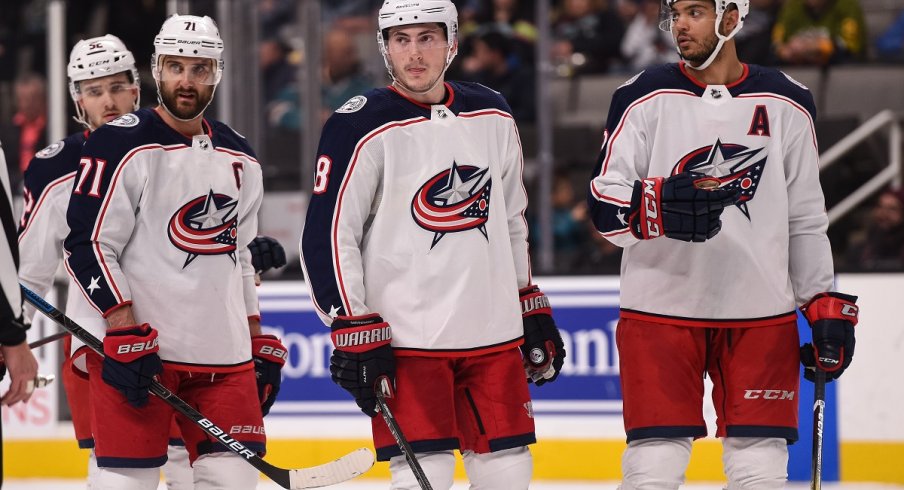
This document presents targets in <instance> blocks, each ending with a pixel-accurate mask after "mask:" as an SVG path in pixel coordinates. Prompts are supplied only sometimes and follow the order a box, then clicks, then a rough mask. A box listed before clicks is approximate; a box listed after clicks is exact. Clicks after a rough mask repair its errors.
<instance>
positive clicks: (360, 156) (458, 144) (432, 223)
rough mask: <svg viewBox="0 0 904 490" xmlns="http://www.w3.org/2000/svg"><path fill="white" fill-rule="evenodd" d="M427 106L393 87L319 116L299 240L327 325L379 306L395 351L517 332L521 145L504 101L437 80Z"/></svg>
mask: <svg viewBox="0 0 904 490" xmlns="http://www.w3.org/2000/svg"><path fill="white" fill-rule="evenodd" d="M446 91H447V101H446V103H445V104H437V105H433V106H428V105H424V104H420V103H417V102H414V101H412V100H410V99H407V98H405V97H404V96H402V95H401V94H400V93H398V92H396V91H395V90H394V89H392V88H380V89H376V90H372V91H370V92H368V93H366V94H364V95H359V96H357V97H354V98H352V99H351V100H349V101H348V102H346V104H345V105H343V106H342V107H341V108H340V109H338V110H337V111H336V113H335V114H333V116H332V117H331V118H330V119H329V120H328V121H327V123H326V125H325V126H324V128H323V133H322V136H321V140H320V148H319V150H318V152H319V153H318V154H319V157H318V159H317V163H316V165H317V167H316V172H317V174H316V175H317V177H316V181H315V184H314V191H313V196H312V198H311V203H310V206H309V207H308V214H307V219H306V222H305V226H304V232H303V234H302V241H301V252H302V261H303V266H304V268H305V276H306V278H307V281H308V285H309V287H310V288H311V295H312V297H313V298H314V302H315V304H316V306H317V309H318V311H319V313H320V316H321V318H322V320H323V321H324V323H326V324H327V325H329V324H330V323H331V320H332V318H334V317H335V316H336V315H363V314H367V313H379V314H380V315H381V316H382V317H383V319H384V320H386V321H387V322H389V324H390V326H391V327H392V332H393V339H392V345H393V347H394V348H395V349H396V353H397V354H398V355H418V353H423V352H429V353H430V354H436V355H439V354H441V355H450V356H461V355H470V354H473V353H475V352H490V351H493V350H499V349H504V348H509V347H511V346H513V345H517V343H520V342H521V337H522V335H523V325H522V320H521V311H520V306H519V303H518V289H519V287H525V286H527V285H528V284H529V282H530V264H529V259H528V253H527V225H526V222H525V220H524V210H525V207H526V206H527V195H526V192H525V189H524V186H523V183H522V167H523V161H522V156H521V143H520V139H519V137H518V132H517V129H516V126H515V122H514V120H513V119H512V116H511V110H510V109H509V108H508V105H507V104H506V102H505V100H504V99H503V98H502V97H501V96H500V95H499V94H498V93H496V92H493V91H491V90H489V89H487V88H486V87H483V86H481V85H477V84H468V83H455V82H449V83H446Z"/></svg>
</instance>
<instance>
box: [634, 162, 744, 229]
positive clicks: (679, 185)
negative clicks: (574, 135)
mask: <svg viewBox="0 0 904 490" xmlns="http://www.w3.org/2000/svg"><path fill="white" fill-rule="evenodd" d="M718 186H719V181H718V179H716V178H714V177H708V176H706V175H704V174H701V173H696V172H682V173H680V174H678V175H673V176H671V177H669V178H667V179H663V178H662V177H651V178H647V179H643V180H637V181H635V182H634V193H633V194H632V195H631V207H630V209H629V211H628V226H629V228H630V229H631V233H633V234H634V236H635V237H637V238H639V239H641V240H650V239H653V238H658V237H660V236H662V235H665V236H667V237H669V238H674V239H675V240H682V241H685V242H704V241H706V240H708V239H710V238H712V237H714V236H716V234H717V233H719V230H721V229H722V220H721V219H720V215H721V214H722V210H723V209H725V208H726V207H728V206H731V205H733V204H735V203H736V202H737V200H738V196H739V193H738V191H737V189H733V190H726V189H719V188H718Z"/></svg>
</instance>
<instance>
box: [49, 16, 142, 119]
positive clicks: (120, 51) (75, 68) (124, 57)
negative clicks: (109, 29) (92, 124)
mask: <svg viewBox="0 0 904 490" xmlns="http://www.w3.org/2000/svg"><path fill="white" fill-rule="evenodd" d="M122 72H126V73H128V74H129V76H130V77H131V80H130V81H131V82H132V84H133V85H135V86H136V87H138V85H139V82H138V69H137V68H135V57H134V56H133V55H132V53H131V51H129V50H128V49H127V48H126V45H125V44H123V42H122V41H121V40H120V39H119V38H118V37H116V36H114V35H112V34H107V35H104V36H100V37H92V38H91V39H82V40H80V41H79V42H77V43H75V46H73V48H72V52H71V53H69V64H68V65H67V66H66V75H67V76H68V77H69V96H70V97H71V98H72V102H73V103H74V104H75V112H76V117H75V120H76V121H78V122H80V123H81V124H83V125H85V126H88V122H87V120H86V119H85V111H84V109H82V107H81V106H80V105H79V104H78V100H79V98H80V89H79V82H83V81H85V80H92V79H94V78H101V77H106V76H109V75H115V74H117V73H122ZM140 97H141V93H140V92H139V95H138V97H136V98H135V104H134V107H133V109H134V110H138V107H139V103H140Z"/></svg>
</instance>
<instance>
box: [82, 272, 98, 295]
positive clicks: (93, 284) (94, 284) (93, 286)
mask: <svg viewBox="0 0 904 490" xmlns="http://www.w3.org/2000/svg"><path fill="white" fill-rule="evenodd" d="M99 282H100V276H97V277H94V276H92V277H91V284H88V287H86V288H85V289H87V290H88V296H94V290H95V289H100V284H98V283H99Z"/></svg>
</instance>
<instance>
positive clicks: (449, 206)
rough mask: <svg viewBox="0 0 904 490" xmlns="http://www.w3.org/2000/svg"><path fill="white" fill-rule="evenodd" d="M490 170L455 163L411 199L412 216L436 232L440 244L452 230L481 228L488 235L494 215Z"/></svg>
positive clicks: (435, 240)
mask: <svg viewBox="0 0 904 490" xmlns="http://www.w3.org/2000/svg"><path fill="white" fill-rule="evenodd" d="M488 170H489V169H486V168H478V167H475V166H473V165H459V164H458V163H456V162H452V167H451V168H450V169H448V170H443V171H442V172H440V173H438V174H436V175H434V176H433V177H431V178H430V179H429V180H427V182H425V183H424V184H423V185H422V186H421V187H420V189H418V191H417V192H416V193H415V195H414V199H412V200H411V215H412V216H413V217H414V221H415V223H417V224H418V226H420V227H421V228H423V229H425V230H427V231H432V232H433V243H432V244H431V245H430V248H431V249H432V248H433V247H435V246H436V244H437V243H439V241H440V240H442V238H443V237H444V236H446V234H448V233H458V232H463V231H467V230H473V229H477V230H479V231H480V233H482V234H483V236H484V238H487V239H488V240H489V237H487V230H486V222H487V220H488V219H489V216H490V188H491V187H492V180H491V178H490V173H489V171H488Z"/></svg>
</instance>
